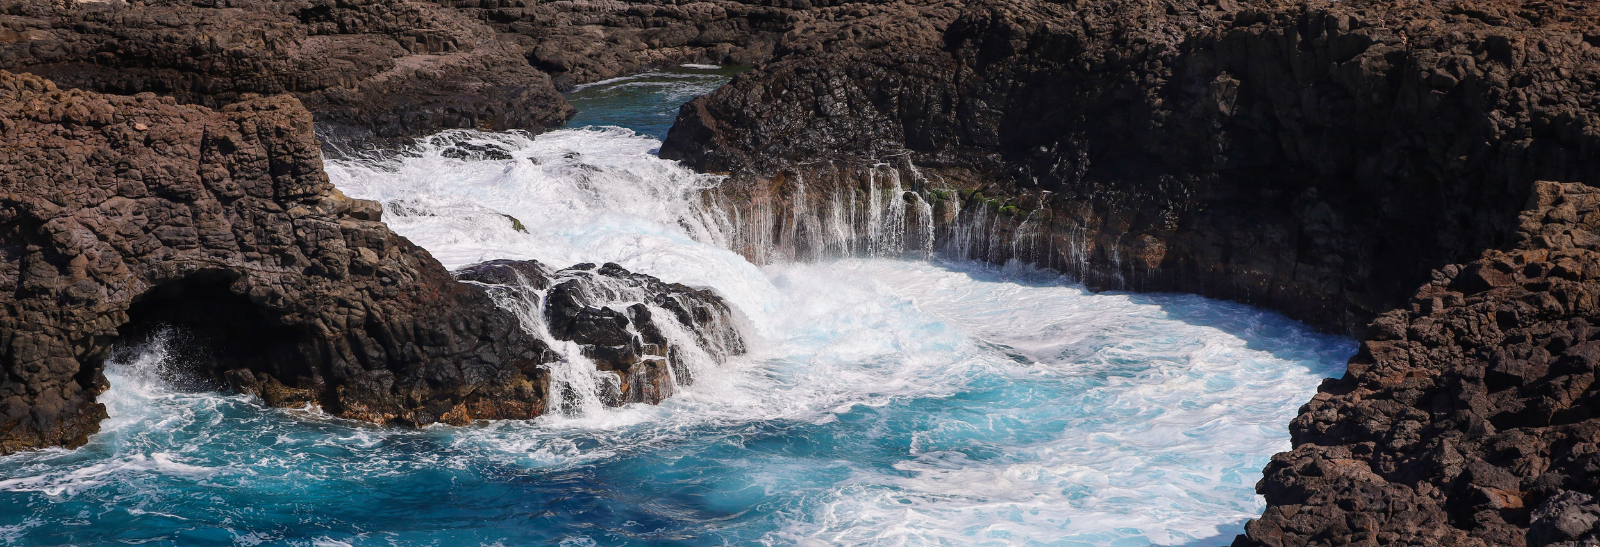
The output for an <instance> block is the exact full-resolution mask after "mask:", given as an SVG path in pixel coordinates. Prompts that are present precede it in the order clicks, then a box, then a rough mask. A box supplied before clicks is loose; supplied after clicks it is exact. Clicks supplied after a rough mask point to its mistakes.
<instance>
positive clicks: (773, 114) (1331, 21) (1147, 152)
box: [661, 0, 1600, 332]
mask: <svg viewBox="0 0 1600 547" xmlns="http://www.w3.org/2000/svg"><path fill="white" fill-rule="evenodd" d="M1597 21H1600V8H1596V7H1595V6H1594V5H1593V4H1590V3H1566V4H1556V3H1543V4H1540V5H1539V7H1537V8H1534V7H1526V6H1523V3H1521V2H1494V1H1484V2H1453V3H1431V2H1421V3H1396V2H1309V3H1306V2H1292V3H1291V2H1278V1H1266V0H1263V1H1252V2H1234V1H1226V2H1216V1H1211V2H1195V1H1176V2H1154V3H1151V2H1120V1H1097V0H1076V1H1070V2H1044V1H1031V0H1019V1H974V2H966V3H944V2H941V3H919V2H896V3H890V4H878V5H871V6H861V5H846V6H840V7H832V8H818V9H817V10H816V11H815V13H814V16H813V17H811V18H809V19H807V20H806V21H803V22H801V23H798V24H797V26H796V28H795V29H794V30H793V31H791V32H790V33H788V34H786V35H785V36H784V38H783V39H782V40H781V41H780V42H779V43H778V44H777V45H776V46H775V53H774V60H773V61H772V62H771V63H768V64H766V65H764V66H762V67H758V68H756V69H755V70H752V71H749V72H746V73H744V74H742V75H741V76H739V77H738V78H736V79H735V80H734V82H733V83H732V84H730V85H728V86H726V87H724V88H722V89H720V90H718V91H716V92H715V93H713V94H711V95H709V96H706V97H702V98H700V99H697V100H695V101H693V102H691V103H689V104H687V105H685V106H684V107H683V109H682V111H681V112H680V115H679V118H678V121H677V124H676V125H674V127H673V129H672V132H671V133H670V134H669V135H668V138H667V140H666V142H665V143H664V144H663V145H662V148H661V155H662V156H663V157H667V158H675V159H681V160H683V161H685V162H686V163H688V164H689V165H692V166H694V167H696V168H698V169H700V170H702V171H712V172H731V173H732V175H733V177H734V184H732V185H729V186H732V187H733V188H734V189H733V190H728V191H727V192H728V193H730V194H737V197H732V196H730V197H726V198H725V201H726V202H727V203H726V205H727V206H729V207H735V206H738V203H754V202H758V201H760V199H759V198H761V197H762V195H763V194H770V195H772V198H771V199H770V200H769V201H771V202H772V203H792V202H793V201H792V200H793V190H792V188H793V187H794V186H795V185H794V184H792V183H793V181H795V180H798V179H803V180H804V181H805V184H806V191H807V192H808V193H807V196H809V197H811V198H812V199H815V196H817V195H820V194H822V193H824V192H833V191H836V190H835V189H830V188H826V187H824V185H833V186H842V187H845V190H846V191H856V192H859V191H861V189H863V188H865V187H866V186H867V184H866V182H865V181H866V179H867V178H868V177H867V175H866V171H868V170H869V169H870V167H869V166H871V165H874V164H879V163H888V164H891V165H894V166H897V167H899V170H900V174H901V175H902V176H901V178H902V179H904V180H905V181H906V182H907V186H908V189H910V190H913V191H916V192H919V193H920V194H921V195H922V199H923V200H925V201H928V202H931V203H933V204H934V205H935V206H936V207H943V208H944V210H943V211H941V212H940V214H938V215H936V218H938V220H939V221H940V222H941V232H940V233H939V235H938V237H939V239H940V242H941V243H943V242H946V241H949V238H950V237H952V236H953V235H954V234H952V233H951V232H950V231H949V230H947V229H945V227H947V226H948V225H949V223H952V222H955V221H958V220H959V221H963V222H971V221H972V219H973V217H974V216H975V214H976V213H977V212H978V210H979V209H987V220H985V221H984V222H986V223H987V224H986V225H985V226H982V227H980V228H982V229H984V230H994V231H996V232H999V236H1000V237H999V239H1001V240H1020V241H1021V243H1019V244H1016V245H1012V244H1009V241H1008V242H1007V243H1006V244H1001V245H998V246H994V247H992V248H991V247H987V246H980V247H979V248H976V249H974V250H973V251H972V252H973V253H974V254H973V257H974V258H983V259H989V260H997V261H1003V260H1006V259H1009V258H1012V257H1013V256H1015V257H1016V258H1021V259H1024V260H1028V261H1033V262H1037V263H1041V264H1044V265H1048V266H1052V267H1056V268H1058V269H1061V270H1064V271H1067V272H1069V273H1071V274H1073V275H1075V276H1077V277H1079V278H1080V279H1082V280H1083V281H1084V282H1085V283H1086V284H1087V285H1089V286H1090V287H1092V288H1097V289H1105V288H1112V289H1134V290H1153V291H1183V292H1193V293H1199V294H1204V295H1208V296H1213V297H1221V298H1229V299H1235V300H1240V301H1244V302H1248V303H1252V304H1258V305H1263V306H1268V307H1272V308H1275V309H1278V310H1282V311H1284V312H1285V313H1287V314H1289V315H1290V316H1292V317H1295V318H1297V319H1301V320H1303V321H1307V322H1309V323H1312V324H1315V325H1318V326H1320V327H1323V328H1327V329H1330V330H1336V331H1347V332H1353V331H1359V330H1360V329H1361V328H1362V327H1363V326H1364V325H1365V324H1366V323H1367V322H1368V321H1370V320H1371V319H1372V318H1373V317H1375V316H1376V315H1377V314H1379V313H1381V312H1383V311H1385V310H1387V309H1390V308H1392V307H1393V306H1396V305H1399V304H1400V303H1403V302H1404V301H1405V300H1406V298H1407V297H1408V296H1409V295H1410V293H1411V291H1412V289H1414V288H1415V287H1416V286H1417V285H1418V284H1419V283H1422V282H1424V281H1426V280H1427V274H1428V272H1429V271H1431V270H1432V269H1434V268H1438V267H1440V266H1443V265H1444V264H1449V263H1457V262H1465V261H1468V260H1470V259H1471V258H1473V257H1475V256H1476V255H1477V253H1478V252H1480V251H1481V250H1483V249H1486V248H1497V247H1503V246H1504V245H1506V244H1509V243H1510V239H1509V237H1510V234H1512V233H1513V232H1514V229H1515V226H1516V221H1515V219H1516V215H1517V212H1518V210H1519V209H1520V207H1521V204H1523V203H1524V202H1525V201H1526V200H1527V196H1528V188H1529V187H1530V185H1531V183H1532V181H1534V180H1537V179H1549V180H1566V181H1587V182H1594V181H1596V180H1597V179H1600V157H1597V156H1596V150H1600V119H1597V118H1596V114H1595V110H1594V108H1593V104H1595V103H1596V100H1597V99H1600V94H1597V86H1600V48H1597V47H1596V45H1595V44H1596V43H1600V39H1596V38H1595V35H1594V32H1595V31H1594V29H1595V28H1597ZM814 209H816V210H822V209H823V208H820V207H817V208H814ZM797 214H798V213H797ZM997 217H1003V218H997ZM745 218H751V216H750V215H745ZM1018 235H1023V236H1025V237H1017V236H1018ZM783 236H784V234H775V237H777V238H779V239H780V240H781V239H782V237H783ZM777 243H778V244H779V245H797V246H803V245H804V244H805V242H794V241H778V242H777Z"/></svg>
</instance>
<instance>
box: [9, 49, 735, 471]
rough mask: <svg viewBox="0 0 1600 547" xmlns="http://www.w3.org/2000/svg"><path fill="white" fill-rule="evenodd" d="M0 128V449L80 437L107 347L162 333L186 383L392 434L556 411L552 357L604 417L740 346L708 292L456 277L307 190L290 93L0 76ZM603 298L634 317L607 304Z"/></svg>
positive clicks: (304, 146) (475, 274)
mask: <svg viewBox="0 0 1600 547" xmlns="http://www.w3.org/2000/svg"><path fill="white" fill-rule="evenodd" d="M0 133H3V135H4V138H0V367H3V370H4V374H3V376H0V453H5V452H11V451H15V450H19V449H24V448H34V447H43V446H76V445H80V444H83V443H84V442H85V440H86V437H87V436H88V435H89V434H91V433H93V432H95V431H96V430H97V429H98V423H99V421H100V420H101V419H103V418H105V416H106V415H105V410H104V407H103V406H102V405H100V404H99V403H96V402H95V397H96V395H98V394H99V393H100V392H102V391H103V390H105V389H106V387H107V384H106V380H105V377H104V376H103V374H102V372H103V370H104V366H105V362H106V359H107V357H108V356H109V355H110V354H111V353H112V352H113V350H114V348H116V347H117V346H118V344H119V343H120V344H128V343H138V342H140V341H145V340H149V339H151V338H152V337H159V336H163V332H165V331H167V330H169V329H176V330H177V331H178V332H179V333H181V335H182V336H181V340H179V341H178V342H177V343H181V344H184V346H183V347H182V348H181V350H182V351H180V352H178V353H182V354H184V355H185V356H186V359H185V360H184V361H185V363H184V364H185V365H186V366H188V367H189V368H190V370H187V371H185V372H186V373H187V374H189V375H190V376H192V377H198V378H199V379H201V380H205V379H207V378H211V379H214V380H215V381H216V383H218V384H222V383H226V384H228V385H231V386H232V387H233V388H235V389H239V390H242V391H248V392H252V393H256V394H258V395H260V396H261V398H262V399H263V400H264V401H265V402H267V403H269V404H273V405H279V406H285V405H288V406H300V405H304V404H307V403H314V404H317V405H320V406H321V407H322V408H323V409H324V410H325V411H327V412H329V413H330V414H333V415H336V416H341V417H345V418H351V419H360V420H367V421H372V422H377V423H390V422H394V423H402V424H411V425H425V424H429V423H433V422H440V421H442V422H449V423H457V424H459V423H465V422H468V421H471V420H474V419H496V418H529V417H533V416H536V415H539V414H541V413H543V412H545V411H546V409H547V408H556V409H561V408H564V407H563V405H562V404H561V403H560V401H557V404H555V405H551V404H549V402H550V401H549V398H550V395H548V394H549V393H550V392H551V390H552V389H553V388H552V383H551V379H550V375H549V366H550V364H551V363H553V362H556V361H558V360H561V359H572V358H576V356H575V355H573V354H577V355H583V356H587V358H589V359H591V360H593V361H595V364H596V368H598V369H600V370H603V371H610V372H612V373H614V374H615V375H616V377H617V379H618V380H617V382H614V383H603V384H602V385H612V386H614V388H615V389H613V392H612V393H610V394H609V395H608V396H606V397H605V398H604V402H606V403H609V404H621V403H623V402H629V401H643V402H658V401H659V400H660V399H661V398H662V397H665V396H667V395H670V393H671V389H672V388H673V386H674V385H676V384H677V383H682V382H688V381H691V380H692V379H691V378H690V377H689V376H688V375H687V374H686V373H678V374H674V371H673V370H672V369H673V368H674V367H677V368H679V369H684V370H688V368H687V363H688V362H689V360H690V359H692V358H695V357H696V356H702V357H703V356H705V355H707V354H709V357H710V358H711V359H713V360H719V359H721V358H724V357H726V356H727V355H731V354H735V353H739V352H742V351H743V346H742V341H741V339H740V338H739V334H738V331H737V330H736V329H735V328H734V326H733V322H732V318H731V316H730V313H731V312H730V311H729V310H728V308H727V307H726V305H724V304H723V303H722V302H721V301H720V300H719V299H717V297H716V296H715V295H712V294H710V293H708V292H705V291H697V290H694V289H690V288H688V287H683V286H679V285H667V284H664V283H661V282H660V281H659V280H655V279H654V278H650V277H648V276H642V275H638V274H632V273H629V272H626V271H623V270H621V269H620V268H617V267H615V266H609V265H608V266H606V267H604V268H600V269H598V270H597V271H595V272H589V270H594V269H595V268H594V267H593V266H592V265H591V266H580V267H577V268H576V269H574V270H572V271H570V272H567V273H557V274H553V276H552V274H547V273H546V272H547V271H548V270H547V269H546V268H545V267H544V266H542V265H539V264H536V263H530V262H523V263H496V264H488V265H480V266H478V267H474V268H470V269H468V270H465V271H463V272H461V275H462V277H463V278H464V279H467V280H470V281H472V283H463V282H459V281H457V280H456V279H455V278H454V277H452V275H451V273H450V272H448V271H446V270H445V269H444V268H443V267H442V266H441V265H440V264H439V263H438V262H437V261H435V260H434V259H433V258H432V257H431V256H429V254H428V253H427V251H425V250H423V249H421V248H419V247H417V246H415V245H413V244H411V242H409V241H407V240H406V239H405V238H402V237H400V236H398V235H396V234H394V232H392V231H390V230H389V229H388V228H387V227H386V226H384V225H383V224H382V223H381V222H379V220H380V219H379V216H380V215H381V212H382V211H381V208H379V207H378V205H377V204H376V203H373V202H367V201H362V200H356V199H349V198H346V197H344V196H342V195H341V194H340V193H339V192H338V191H337V190H335V189H334V188H333V187H332V186H331V185H330V184H329V183H328V179H327V176H326V174H324V173H323V171H322V160H321V156H320V154H319V150H318V143H317V141H316V139H315V137H314V135H313V133H312V122H311V115H310V113H309V112H307V111H306V110H305V109H304V108H302V107H301V106H300V104H299V103H298V101H296V100H295V99H294V98H292V97H288V96H277V97H270V98H263V97H258V96H253V95H241V96H240V97H238V100H237V101H234V102H232V103H230V104H228V105H227V106H224V107H222V108H221V109H218V110H212V109H209V108H206V107H202V106H186V105H179V104H177V102H176V101H174V100H173V99H171V98H168V97H157V96H155V95H151V94H141V95H138V96H133V97H121V96H108V95H99V94H95V93H91V92H86V91H82V90H62V89H59V88H57V87H56V86H55V85H54V84H52V83H51V82H49V81H47V80H44V79H42V78H38V77H34V76H28V75H14V74H11V73H7V72H3V71H0ZM552 281H554V287H552V286H551V284H552ZM621 288H625V289H626V291H625V292H626V293H627V297H628V298H627V300H628V302H630V303H633V302H638V303H641V304H640V305H638V306H634V307H628V308H625V309H626V312H618V311H616V310H614V309H613V308H615V307H618V303H617V302H616V300H617V297H616V292H617V291H619V290H623V289H621ZM508 292H511V293H516V295H519V296H516V298H511V299H508V297H507V293H508ZM547 292H548V293H550V296H549V297H548V298H546V297H545V296H544V295H545V294H546V293H547ZM608 295H609V296H608ZM635 308H637V309H635ZM545 325H550V326H552V327H555V328H545ZM636 333H637V334H636ZM682 333H691V334H690V335H688V336H682V335H681V334H682ZM675 334H676V335H679V336H674V335H675ZM557 344H559V345H561V347H559V348H557V347H552V346H553V345H557ZM691 346H693V347H691ZM696 352H699V353H696ZM556 387H563V385H557V386H556ZM564 389H572V388H564ZM562 396H563V397H564V396H565V395H564V394H562Z"/></svg>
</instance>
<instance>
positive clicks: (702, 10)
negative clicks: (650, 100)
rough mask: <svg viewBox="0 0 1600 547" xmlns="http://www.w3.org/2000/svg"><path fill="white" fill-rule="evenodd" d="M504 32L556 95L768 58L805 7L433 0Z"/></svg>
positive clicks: (725, 0) (717, 0)
mask: <svg viewBox="0 0 1600 547" xmlns="http://www.w3.org/2000/svg"><path fill="white" fill-rule="evenodd" d="M435 1H437V2H438V3H440V4H443V5H446V6H452V7H455V8H456V9H459V10H461V11H462V12H463V13H466V14H468V15H472V16H476V17H477V18H479V19H480V20H482V21H483V22H485V23H486V24H488V25H490V26H492V27H493V28H495V29H496V30H498V31H500V32H502V33H504V35H505V36H506V37H507V39H508V40H510V41H512V42H514V43H516V44H517V46H518V47H520V48H521V49H522V51H523V54H524V56H525V57H527V59H528V61H529V62H530V63H532V64H533V66H535V67H538V68H539V69H540V70H543V71H545V72H547V73H549V74H550V76H551V77H552V78H553V79H554V81H555V82H556V86H557V87H558V88H561V89H570V88H571V86H573V85H577V84H586V83H593V82H596V81H600V80H604V79H607V78H615V77H618V76H623V75H626V74H630V73H634V72H639V71H642V70H645V69H649V68H654V67H663V66H673V65H678V64H681V63H712V64H733V65H751V64H756V63H758V62H763V61H765V60H767V59H768V58H769V57H770V56H771V55H772V47H773V45H774V44H776V43H777V42H778V38H779V37H780V36H782V35H783V33H785V32H788V31H789V30H790V29H791V28H793V27H794V26H795V25H796V24H798V23H800V22H801V21H805V20H807V19H808V18H809V17H810V11H811V10H810V7H811V6H810V5H808V4H807V3H797V4H784V3H780V4H774V3H771V2H754V1H751V2H736V1H729V0H714V1H699V2H669V1H663V0H642V1H641V0H633V1H627V2H526V1H522V0H496V1H488V2H485V1H480V0H435Z"/></svg>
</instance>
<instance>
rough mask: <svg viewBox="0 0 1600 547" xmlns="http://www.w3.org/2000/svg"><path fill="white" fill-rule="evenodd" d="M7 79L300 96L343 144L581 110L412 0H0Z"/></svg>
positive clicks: (204, 101)
mask: <svg viewBox="0 0 1600 547" xmlns="http://www.w3.org/2000/svg"><path fill="white" fill-rule="evenodd" d="M0 70H10V71H14V72H31V73H33V74H36V75H39V76H43V77H46V78H49V79H51V80H54V81H55V82H56V83H57V84H58V85H62V86H67V87H74V88H82V89H89V90H94V91H99V92H104V93H116V94H124V95H132V94H136V93H140V92H153V93H157V94H160V95H164V96H170V97H173V98H175V99H177V100H178V101H179V102H180V103H186V104H199V105H204V106H208V107H212V108H217V107H221V106H223V105H227V104H231V103H233V102H236V101H238V100H240V98H241V97H242V96H243V95H245V94H251V93H255V94H278V93H292V94H294V95H295V96H297V97H298V98H299V99H300V100H301V102H302V103H303V104H304V105H305V106H306V107H307V108H309V109H311V111H312V112H313V114H314V115H315V119H316V122H317V124H318V130H319V132H321V133H322V134H323V137H324V138H325V139H328V140H330V141H331V142H333V143H334V144H336V145H342V144H352V143H366V142H372V141H379V142H385V141H388V142H393V141H398V140H401V139H404V138H408V137H415V136H421V135H426V134H430V133H434V132H437V131H439V130H442V129H450V128H477V129H489V130H506V129H523V130H530V131H542V130H544V129H547V128H551V127H558V126H560V125H561V124H562V123H565V122H566V120H567V118H569V117H571V115H572V108H571V106H570V105H568V104H567V102H566V100H565V99H563V98H562V97H561V95H560V93H558V92H557V91H556V88H555V87H554V86H553V85H552V84H551V82H550V78H549V76H547V75H546V74H545V73H543V72H541V71H539V70H537V69H535V68H534V67H533V66H531V65H529V64H528V61H527V59H526V58H525V57H524V56H523V53H522V50H521V49H520V48H519V47H518V46H517V45H516V44H515V43H514V42H510V41H507V40H503V39H501V36H500V34H499V33H498V32H496V31H495V30H494V29H491V28H489V27H488V26H485V25H484V24H482V23H480V22H478V21H476V20H474V19H473V18H471V17H468V16H466V15H464V14H462V13H460V12H458V11H456V10H453V9H449V8H444V7H441V6H438V5H434V4H429V3H423V2H409V1H404V0H355V1H332V0H297V1H273V0H223V1H214V2H213V1H198V2H190V1H182V2H178V1H169V0H145V1H139V0H135V1H134V2H133V3H131V4H130V3H126V2H122V1H120V0H114V1H108V2H86V1H70V0H69V1H66V2H42V1H37V0H7V1H4V2H0Z"/></svg>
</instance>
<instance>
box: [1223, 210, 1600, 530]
mask: <svg viewBox="0 0 1600 547" xmlns="http://www.w3.org/2000/svg"><path fill="white" fill-rule="evenodd" d="M1530 201H1531V202H1532V203H1531V205H1532V207H1530V208H1529V209H1528V210H1527V211H1526V212H1524V213H1523V214H1522V215H1521V220H1522V222H1521V229H1520V230H1519V232H1518V237H1519V239H1520V242H1519V243H1518V244H1517V245H1516V246H1515V247H1514V248H1513V249H1511V250H1509V251H1498V250H1491V251H1488V252H1485V253H1484V254H1483V257H1482V258H1480V259H1479V260H1476V261H1473V262H1471V263H1468V264H1464V265H1450V266H1446V267H1444V268H1442V269H1440V270H1436V271H1435V272H1433V281H1431V282H1429V283H1428V284H1426V285H1424V286H1423V287H1422V289H1421V290H1419V291H1417V293H1416V294H1415V296H1413V297H1412V299H1411V303H1410V305H1409V306H1408V307H1405V308H1401V309H1397V310H1393V311H1390V312H1388V313H1385V314H1384V315H1383V316H1381V317H1379V318H1378V320H1377V321H1376V322H1375V323H1374V326H1373V329H1372V335H1371V337H1370V338H1369V339H1368V340H1366V341H1365V342H1363V343H1362V346H1361V352H1360V354H1358V355H1357V356H1355V357H1354V358H1352V359H1351V360H1350V368H1349V372H1348V373H1346V374H1345V376H1344V377H1343V378H1340V379H1337V380H1328V381H1326V382H1324V383H1323V385H1322V387H1321V388H1320V389H1319V390H1318V391H1319V393H1318V394H1317V396H1316V397H1315V398H1313V399H1312V400H1311V402H1310V403H1307V404H1306V406H1305V407H1303V408H1301V411H1300V416H1299V417H1298V418H1296V419H1295V420H1294V422H1292V423H1291V424H1290V426H1289V429H1290V433H1291V434H1292V436H1293V442H1294V445H1295V448H1294V451H1292V452H1285V453H1281V454H1278V455H1276V456H1274V457H1273V459H1272V463H1270V464H1268V466H1267V468H1266V474H1265V475H1266V476H1265V477H1264V478H1263V479H1262V480H1261V482H1260V483H1259V484H1258V485H1257V486H1256V489H1257V491H1258V492H1260V493H1261V494H1262V495H1264V496H1266V498H1267V503H1268V504H1269V505H1268V508H1267V510H1266V513H1265V514H1264V515H1263V516H1262V517H1261V519H1259V520H1256V521H1253V522H1251V523H1250V524H1248V525H1247V526H1246V527H1245V529H1246V532H1247V534H1246V535H1245V536H1241V537H1240V539H1239V541H1237V542H1235V545H1240V546H1246V545H1272V546H1280V545H1308V544H1312V545H1329V544H1331V545H1339V544H1372V545H1390V544H1393V545H1538V546H1544V545H1589V544H1592V543H1593V542H1594V541H1595V540H1596V539H1597V538H1600V504H1596V503H1595V501H1594V498H1593V494H1595V493H1597V492H1600V444H1597V443H1600V389H1597V388H1600V384H1597V383H1596V382H1595V375H1596V371H1597V367H1600V323H1597V321H1600V320H1597V319H1596V318H1597V317H1600V236H1597V235H1595V234H1596V233H1597V230H1600V189H1597V188H1593V187H1589V186H1585V185H1581V184H1559V183H1553V182H1542V183H1538V185H1537V186H1536V190H1535V193H1534V195H1533V197H1532V199H1531V200H1530Z"/></svg>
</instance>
